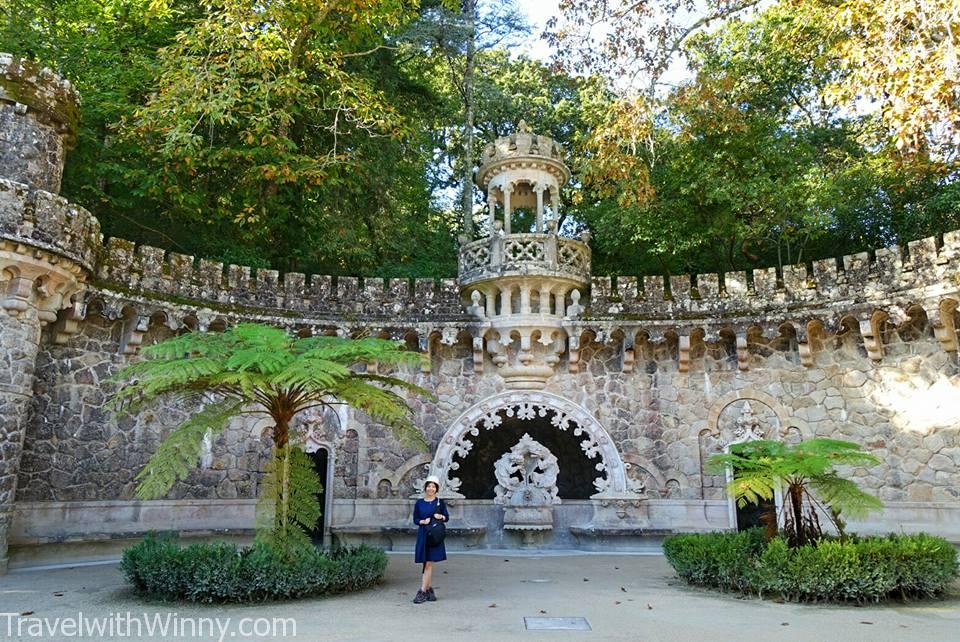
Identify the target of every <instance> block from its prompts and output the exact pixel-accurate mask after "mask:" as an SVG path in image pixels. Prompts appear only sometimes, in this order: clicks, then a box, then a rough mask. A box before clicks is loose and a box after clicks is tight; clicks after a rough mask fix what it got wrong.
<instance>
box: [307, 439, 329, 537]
mask: <svg viewBox="0 0 960 642" xmlns="http://www.w3.org/2000/svg"><path fill="white" fill-rule="evenodd" d="M307 454H308V455H309V456H310V459H311V460H312V461H313V469H314V470H315V471H316V472H317V476H319V477H320V483H321V487H320V492H319V493H317V501H318V502H319V503H320V520H319V521H318V522H317V525H316V527H315V528H314V529H313V530H312V531H311V532H310V541H312V542H313V543H314V545H316V546H324V545H326V539H325V536H326V534H327V533H326V531H327V529H326V526H327V524H329V523H330V519H329V516H328V515H327V496H328V494H329V493H328V487H329V485H330V474H329V473H330V451H328V450H327V449H326V448H325V447H319V448H316V449H315V450H309V451H308V452H307Z"/></svg>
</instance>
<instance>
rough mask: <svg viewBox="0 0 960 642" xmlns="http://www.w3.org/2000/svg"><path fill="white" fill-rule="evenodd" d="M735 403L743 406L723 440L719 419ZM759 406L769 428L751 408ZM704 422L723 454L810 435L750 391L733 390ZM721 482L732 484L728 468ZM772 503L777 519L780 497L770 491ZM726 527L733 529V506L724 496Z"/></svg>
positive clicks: (768, 398)
mask: <svg viewBox="0 0 960 642" xmlns="http://www.w3.org/2000/svg"><path fill="white" fill-rule="evenodd" d="M738 401H743V402H744V403H743V406H742V407H741V409H740V412H739V414H738V416H737V418H736V420H735V421H734V423H733V427H732V434H731V435H730V438H729V439H724V438H723V435H722V434H721V429H720V417H721V416H722V415H723V414H724V412H725V411H726V410H727V409H728V408H729V407H730V406H732V405H733V404H735V403H737V402H738ZM761 406H765V407H766V408H767V409H768V410H770V411H772V414H773V415H774V418H775V421H774V422H773V425H764V422H763V421H762V420H761V419H760V418H759V417H758V416H757V415H756V414H755V412H754V407H761ZM707 422H708V423H707V425H708V426H709V430H710V433H711V434H713V435H714V436H715V437H719V438H720V445H721V446H722V447H723V452H725V453H728V452H730V446H733V445H734V444H739V443H744V442H747V441H754V440H757V439H773V440H785V439H788V438H789V437H790V435H792V434H794V435H796V436H798V437H799V438H801V439H802V438H803V437H805V436H807V435H809V434H810V432H809V429H808V428H807V426H806V425H803V424H802V423H801V422H800V421H799V420H798V419H797V418H795V417H791V416H790V414H789V413H788V412H787V409H786V408H785V407H784V406H783V404H781V403H780V402H779V401H778V400H777V399H776V397H774V396H773V395H770V394H768V393H766V392H763V391H761V390H754V389H745V390H735V391H732V392H730V393H728V394H726V395H724V396H723V397H721V398H720V399H718V400H717V401H716V402H715V403H714V404H713V406H712V407H711V409H710V413H709V417H708V419H707ZM702 466H703V462H701V468H702ZM724 479H725V480H726V483H727V484H729V483H730V482H731V481H733V470H732V469H731V468H729V467H727V469H726V470H725V471H724ZM773 501H774V505H775V506H776V507H777V515H778V516H779V515H780V508H781V507H782V506H783V494H782V493H781V491H780V489H775V490H774V497H773ZM778 519H780V517H778ZM727 526H728V528H730V529H736V528H737V504H736V500H735V499H734V498H733V496H732V495H727Z"/></svg>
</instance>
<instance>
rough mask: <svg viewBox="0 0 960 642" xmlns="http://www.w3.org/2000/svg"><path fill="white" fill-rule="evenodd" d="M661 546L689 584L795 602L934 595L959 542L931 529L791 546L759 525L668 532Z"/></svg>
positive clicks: (945, 580) (949, 571)
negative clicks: (733, 529) (770, 536)
mask: <svg viewBox="0 0 960 642" xmlns="http://www.w3.org/2000/svg"><path fill="white" fill-rule="evenodd" d="M663 552H664V554H665V555H666V558H667V561H668V562H670V565H671V566H673V568H674V570H676V571H677V574H678V575H679V576H680V577H681V578H683V579H684V580H686V581H687V582H689V583H690V584H696V585H699V586H709V587H713V588H718V589H720V590H723V591H740V592H742V593H755V594H757V595H760V596H761V597H763V596H764V595H767V596H769V595H779V596H780V597H782V598H783V599H785V600H791V601H796V602H819V601H828V602H850V601H855V602H876V601H879V600H883V599H888V598H894V597H896V598H900V599H906V598H915V597H934V596H937V595H940V594H942V593H943V592H944V591H945V590H946V588H947V586H948V585H949V584H950V582H951V581H952V580H954V579H955V578H956V577H957V576H958V564H957V549H956V548H955V547H954V546H953V545H952V544H950V543H949V542H948V541H947V540H945V539H943V538H942V537H934V536H932V535H926V534H918V535H889V536H887V537H864V538H858V537H854V538H850V539H847V540H845V541H841V540H838V539H829V538H827V539H823V540H821V541H820V542H818V543H817V545H815V546H802V547H799V548H790V547H789V546H787V543H786V542H785V541H784V540H782V539H780V538H779V537H777V538H774V539H773V540H771V541H770V542H766V541H764V537H763V532H762V531H761V530H760V529H753V530H749V531H744V532H742V533H730V532H720V533H690V534H683V535H674V536H672V537H668V538H667V539H666V540H665V541H664V543H663Z"/></svg>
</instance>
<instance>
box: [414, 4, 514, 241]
mask: <svg viewBox="0 0 960 642" xmlns="http://www.w3.org/2000/svg"><path fill="white" fill-rule="evenodd" d="M528 33H529V26H528V25H527V23H526V21H525V19H524V18H523V16H522V15H521V13H520V12H519V11H518V9H517V7H516V4H515V2H514V0H508V1H507V2H483V1H481V0H461V1H460V2H459V3H458V5H456V6H453V5H451V3H449V2H440V3H438V4H437V5H435V6H428V7H427V8H426V10H425V11H424V12H423V15H422V16H421V18H420V20H419V21H418V22H417V23H415V24H414V25H413V26H412V27H411V29H410V30H409V32H408V35H407V38H408V40H409V42H410V43H412V44H413V45H414V46H416V47H418V48H419V49H420V50H421V51H422V52H424V53H425V54H426V58H427V60H425V61H420V62H419V64H418V66H419V68H420V69H421V73H423V70H425V69H429V68H431V67H432V68H433V69H438V68H441V67H442V69H443V73H444V75H445V76H446V77H447V78H448V79H449V85H447V86H448V87H452V88H453V90H454V92H455V94H456V96H457V99H458V100H457V104H458V111H459V116H460V117H459V120H460V123H461V124H460V127H459V128H458V129H459V131H458V132H457V135H455V136H452V137H450V138H452V139H454V140H456V142H457V143H456V144H458V145H459V150H458V152H459V153H458V154H457V157H456V163H455V167H454V169H453V174H454V175H455V176H456V177H457V181H456V182H457V183H458V185H459V192H460V199H459V200H460V203H459V214H460V231H461V232H462V233H463V234H465V235H467V236H472V235H473V233H474V221H473V216H474V209H475V207H476V197H475V190H474V185H473V174H474V166H475V163H476V157H477V153H476V149H475V140H476V132H475V126H474V122H475V118H476V114H477V104H476V103H477V100H478V96H477V93H476V91H475V87H476V85H477V83H478V82H479V78H478V73H477V57H478V56H480V55H482V54H483V52H485V51H488V50H490V49H493V48H495V47H501V46H505V45H507V44H511V43H513V42H516V41H517V40H518V39H519V38H520V37H522V36H524V35H526V34H528ZM445 125H447V124H446V123H443V124H441V125H440V126H441V127H444V126H445ZM450 142H452V141H447V143H446V144H445V146H448V145H449V143H450Z"/></svg>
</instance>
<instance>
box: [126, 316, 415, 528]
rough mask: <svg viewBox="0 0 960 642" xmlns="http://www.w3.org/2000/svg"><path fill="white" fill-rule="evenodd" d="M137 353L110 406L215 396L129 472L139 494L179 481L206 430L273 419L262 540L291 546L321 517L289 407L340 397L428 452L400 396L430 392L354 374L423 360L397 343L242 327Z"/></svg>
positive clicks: (132, 407) (157, 493) (160, 491)
mask: <svg viewBox="0 0 960 642" xmlns="http://www.w3.org/2000/svg"><path fill="white" fill-rule="evenodd" d="M141 352H142V354H143V356H144V357H145V359H143V360H142V361H139V362H137V363H133V364H130V365H129V366H127V367H126V368H124V369H123V370H122V371H120V372H119V373H117V375H115V376H114V381H115V382H117V383H119V384H121V385H120V386H119V388H118V390H117V391H116V392H115V393H114V395H113V396H112V397H111V399H110V400H109V404H108V408H110V409H111V410H112V411H114V412H115V413H132V412H135V411H137V410H138V409H140V408H142V407H144V406H145V405H147V404H150V403H151V402H154V401H156V400H158V399H159V398H161V397H174V398H177V399H180V400H181V401H184V402H187V403H197V402H199V401H201V400H206V399H209V398H210V397H211V395H212V396H213V398H215V399H216V401H215V403H212V404H209V405H206V406H205V407H204V408H203V409H202V410H200V411H199V412H197V413H195V414H194V415H193V416H192V417H191V418H190V419H188V420H187V421H185V422H184V423H183V424H181V425H180V426H178V427H177V428H176V429H175V430H174V431H173V432H171V433H170V435H169V436H168V437H167V438H166V439H164V440H163V442H162V443H161V444H160V446H159V448H158V449H157V451H156V452H155V453H154V454H153V456H151V458H150V460H149V462H148V464H147V466H146V467H145V468H144V469H143V470H142V471H140V473H139V474H138V475H137V477H136V479H137V481H138V486H137V495H138V496H139V497H141V498H144V499H151V498H156V497H162V496H163V495H165V494H166V493H167V492H169V490H170V488H171V487H172V486H173V484H174V483H176V481H177V480H182V479H184V478H185V477H186V476H187V475H188V474H189V473H190V471H191V470H192V469H193V468H194V467H195V466H196V464H197V461H198V459H199V457H200V451H201V444H202V441H203V436H204V435H205V434H206V433H207V432H208V431H211V432H213V433H217V432H219V431H221V430H223V429H224V428H225V427H226V426H227V424H228V423H229V420H230V418H231V417H234V416H236V415H238V414H240V413H241V412H243V413H263V414H267V415H269V416H270V417H271V418H272V419H273V421H274V429H273V439H274V458H275V461H274V460H271V462H270V470H272V471H273V472H272V473H271V475H273V477H272V478H271V477H270V475H268V479H267V480H266V481H265V484H264V488H266V489H268V490H267V492H265V494H264V499H265V501H266V502H267V503H268V504H270V505H271V506H273V507H274V508H278V507H279V508H280V509H281V510H280V512H279V513H277V514H276V515H277V520H279V521H276V520H273V521H271V522H270V524H269V525H268V526H264V528H265V529H266V530H265V531H264V536H265V537H268V538H272V539H274V540H275V541H277V542H282V543H285V544H286V543H290V544H291V545H296V544H298V543H303V541H304V538H305V537H306V536H305V535H304V531H309V530H311V529H312V528H313V526H314V524H315V523H316V520H317V519H318V518H319V508H316V510H314V508H315V504H316V499H315V498H313V499H310V498H311V497H313V495H312V494H311V493H316V492H319V480H318V479H316V474H315V473H313V472H312V471H313V469H312V464H310V458H309V457H307V456H306V454H305V453H303V452H302V450H300V449H299V448H298V447H297V446H296V444H291V436H290V422H291V420H292V419H293V418H294V417H295V416H296V414H297V413H299V412H302V411H304V410H306V409H309V408H313V407H316V406H330V405H332V404H335V403H346V404H348V405H350V406H353V407H355V408H358V409H360V410H362V411H363V412H365V413H367V414H368V415H370V416H371V417H372V418H373V419H375V420H376V421H380V422H382V423H384V424H386V425H388V426H390V427H392V428H393V430H394V433H395V435H396V436H397V439H398V440H399V441H400V442H401V443H402V444H403V445H404V446H411V447H417V448H421V449H425V448H426V440H425V439H424V437H423V434H422V433H421V432H420V431H419V430H418V429H417V428H416V427H415V426H414V425H413V423H412V422H411V421H410V409H409V407H408V406H407V403H406V398H405V396H404V395H406V394H422V395H428V396H429V393H428V392H427V391H426V390H424V389H423V388H421V387H419V386H416V385H414V384H411V383H409V382H407V381H404V380H403V379H400V378H396V377H387V376H382V375H377V374H374V373H368V372H357V371H356V366H357V365H358V364H365V365H370V364H375V363H384V364H420V363H421V362H422V359H423V357H422V356H421V355H419V354H418V353H415V352H409V351H405V350H403V349H402V344H400V343H398V342H393V341H384V340H382V339H372V338H364V339H356V340H351V339H344V338H340V337H308V338H298V337H293V336H291V335H290V334H289V333H288V332H286V331H284V330H281V329H279V328H273V327H270V326H264V325H258V324H249V323H248V324H240V325H237V326H235V327H233V328H230V329H228V330H227V331H225V332H220V333H195V332H191V333H187V334H184V335H181V336H178V337H173V338H171V339H168V340H166V341H163V342H161V343H157V344H155V345H151V346H147V347H144V348H143V349H142V351H141ZM298 453H299V454H298ZM277 462H279V468H277V465H276V464H277ZM277 502H279V504H278V503H277ZM294 530H295V531H296V532H297V533H299V534H300V535H299V536H298V535H297V534H296V533H294Z"/></svg>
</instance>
